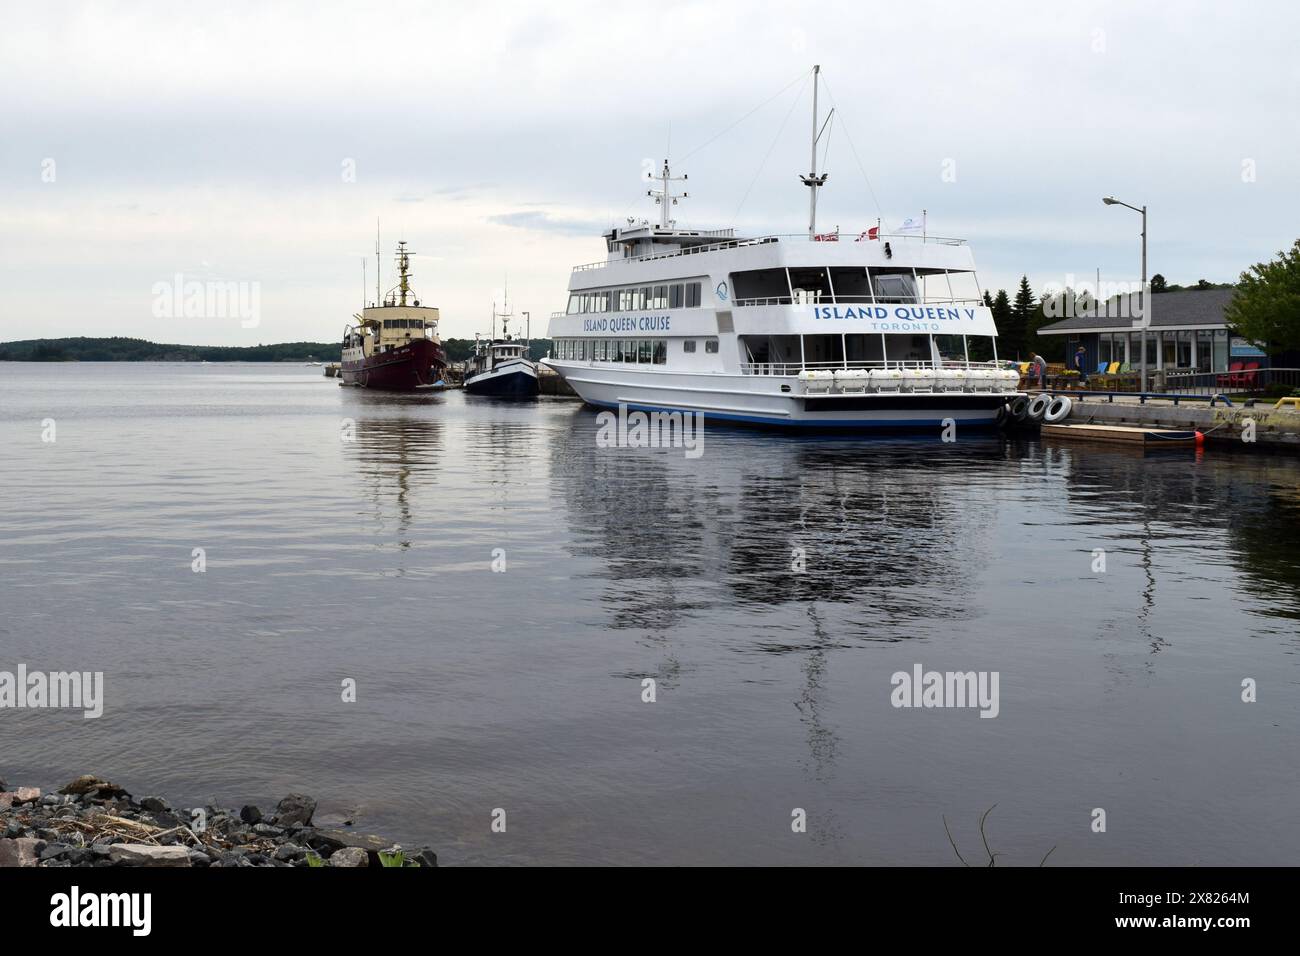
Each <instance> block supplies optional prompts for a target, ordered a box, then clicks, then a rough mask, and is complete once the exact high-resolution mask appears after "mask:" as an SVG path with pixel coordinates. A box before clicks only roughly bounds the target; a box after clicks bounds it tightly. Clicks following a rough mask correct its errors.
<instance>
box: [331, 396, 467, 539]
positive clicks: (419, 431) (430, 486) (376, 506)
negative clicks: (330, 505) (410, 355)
mask: <svg viewBox="0 0 1300 956" xmlns="http://www.w3.org/2000/svg"><path fill="white" fill-rule="evenodd" d="M402 401H412V402H416V403H417V404H418V405H419V406H420V407H427V401H426V400H414V399H405V400H397V404H401V403H402ZM393 404H394V398H392V397H390V398H389V399H388V401H387V402H386V403H385V407H387V406H391V405H393ZM443 428H444V426H443V424H442V423H441V422H440V421H438V420H436V419H426V418H405V417H379V416H365V417H357V418H356V419H355V424H354V437H353V440H352V441H345V442H344V443H343V446H344V449H345V453H350V455H351V457H352V458H353V460H354V461H355V463H356V465H357V467H358V471H359V472H360V483H361V484H362V486H363V487H365V488H366V489H367V498H368V499H369V501H370V502H371V503H372V505H373V517H374V521H375V534H376V535H377V536H381V537H384V538H391V542H392V544H393V545H394V546H396V547H397V548H398V550H399V551H402V552H405V551H407V550H409V549H410V548H411V547H412V538H413V536H412V529H413V528H414V527H415V526H417V525H418V524H419V523H420V518H421V515H420V512H419V509H418V505H419V502H420V500H421V499H420V497H419V492H420V490H421V489H427V490H428V492H429V494H428V496H427V499H426V502H427V507H426V509H425V515H424V516H423V517H424V518H425V520H426V521H427V522H428V523H429V525H430V526H431V527H432V526H434V523H435V522H436V521H437V518H438V514H437V508H436V503H435V500H434V497H433V493H432V492H433V490H434V487H435V485H436V483H437V480H438V466H439V461H440V459H441V457H442V452H443Z"/></svg>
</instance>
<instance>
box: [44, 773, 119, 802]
mask: <svg viewBox="0 0 1300 956" xmlns="http://www.w3.org/2000/svg"><path fill="white" fill-rule="evenodd" d="M59 793H75V794H78V795H79V796H83V797H90V798H93V799H98V800H109V799H112V798H115V797H129V796H130V794H129V793H127V792H126V791H125V790H123V789H122V788H121V787H119V786H118V785H117V784H115V783H109V782H108V781H107V780H104V779H101V778H100V777H96V776H95V775H94V774H89V773H88V774H84V775H82V776H80V777H78V778H77V779H76V780H74V781H72V782H71V783H70V784H68V785H67V786H65V787H63V788H61V789H60V790H59Z"/></svg>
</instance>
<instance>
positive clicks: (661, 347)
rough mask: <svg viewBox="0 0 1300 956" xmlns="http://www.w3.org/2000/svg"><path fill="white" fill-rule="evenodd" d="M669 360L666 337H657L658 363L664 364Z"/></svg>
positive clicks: (656, 360)
mask: <svg viewBox="0 0 1300 956" xmlns="http://www.w3.org/2000/svg"><path fill="white" fill-rule="evenodd" d="M667 361H668V343H667V342H666V341H665V340H664V339H655V359H654V363H655V364H656V365H663V364H665V363H666V362H667Z"/></svg>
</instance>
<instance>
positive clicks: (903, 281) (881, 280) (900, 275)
mask: <svg viewBox="0 0 1300 956" xmlns="http://www.w3.org/2000/svg"><path fill="white" fill-rule="evenodd" d="M871 284H872V286H874V287H875V290H876V298H877V299H878V300H879V301H881V302H915V301H916V278H915V277H914V276H913V275H912V270H911V269H908V270H907V271H906V272H898V271H892V272H891V271H888V270H885V269H874V268H873V269H872V270H871Z"/></svg>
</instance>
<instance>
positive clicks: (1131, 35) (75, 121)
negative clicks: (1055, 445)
mask: <svg viewBox="0 0 1300 956" xmlns="http://www.w3.org/2000/svg"><path fill="white" fill-rule="evenodd" d="M216 6H217V5H198V4H166V3H158V4H150V3H124V4H111V3H103V4H100V3H96V4H90V3H86V4H61V3H57V2H42V3H27V4H22V5H16V4H9V5H7V7H6V11H5V14H4V28H3V30H2V31H0V118H2V120H3V128H2V129H0V181H2V182H3V186H4V188H3V194H2V195H0V339H3V340H9V339H21V338H35V337H42V336H51V337H52V336H63V335H134V336H141V337H145V338H150V339H153V340H156V341H166V342H183V343H197V344H256V343H258V342H278V341H291V340H304V339H305V340H312V341H332V340H334V339H335V338H337V336H338V334H339V333H340V331H341V329H342V327H343V325H344V323H345V322H346V321H347V320H348V318H349V317H350V315H351V314H352V312H354V311H355V310H356V309H357V308H359V306H360V300H361V295H362V272H361V261H362V258H363V257H367V256H369V260H370V261H369V265H368V269H369V272H368V279H369V285H370V288H371V290H372V292H371V295H372V296H373V287H374V281H375V272H374V243H375V236H374V233H375V220H376V218H377V217H378V218H379V219H380V220H381V222H382V229H383V244H384V247H385V254H386V256H385V263H384V267H385V270H386V271H385V280H386V284H385V288H387V287H388V286H389V285H391V283H392V263H391V258H390V257H389V256H388V255H387V254H388V253H389V252H390V247H391V246H392V244H393V243H394V242H395V240H397V239H398V238H405V239H406V240H408V242H409V243H410V245H411V247H412V248H413V249H414V250H415V251H416V252H417V253H418V254H419V258H417V260H416V264H415V272H416V278H415V286H416V289H417V291H418V292H419V293H420V295H421V297H422V299H423V301H424V304H426V305H437V306H439V307H440V308H441V309H442V316H443V329H442V332H443V335H444V336H466V335H472V334H473V332H474V331H476V330H486V329H487V326H488V321H489V316H490V309H491V305H492V300H493V296H494V295H499V294H500V291H499V290H500V289H501V288H502V287H503V285H504V284H505V282H506V281H507V278H508V281H509V289H510V298H511V300H512V305H513V307H514V309H515V311H516V312H520V311H523V310H529V311H531V313H532V315H533V318H534V322H533V332H534V333H535V334H538V335H540V334H544V332H545V317H546V316H548V315H549V314H550V312H551V311H552V310H555V309H560V308H563V305H564V301H565V286H566V283H567V281H568V275H569V269H570V268H571V266H573V265H574V264H576V263H580V262H587V261H592V260H595V259H599V258H603V257H604V246H603V243H602V242H601V240H600V236H599V232H600V230H601V229H603V228H605V227H607V226H608V225H609V224H610V223H611V222H613V221H620V220H622V219H623V218H624V217H626V216H638V217H644V216H651V215H654V214H655V213H654V211H653V209H652V207H651V206H650V205H648V203H649V202H650V201H649V200H648V199H646V198H645V195H644V193H645V189H646V185H645V184H644V183H643V182H642V181H641V176H642V174H643V170H644V168H645V165H646V164H647V163H653V164H657V163H658V162H659V161H661V160H662V159H663V158H664V156H665V154H666V155H668V156H669V157H670V158H672V159H673V160H674V161H675V162H677V163H678V164H679V165H678V166H677V170H676V171H679V172H686V173H687V174H688V175H689V176H690V180H689V183H688V188H689V191H690V193H691V198H690V199H688V200H684V201H683V203H682V205H681V206H679V207H678V210H677V218H678V221H679V223H680V224H681V225H684V226H699V227H705V228H714V227H719V226H729V225H736V226H738V227H739V228H740V229H741V230H742V231H744V232H747V233H794V232H799V231H800V230H802V229H805V228H806V221H807V200H808V197H807V189H806V188H805V187H803V186H801V185H800V184H799V182H798V178H797V176H798V174H799V173H800V172H805V171H806V170H807V166H808V139H809V133H810V130H809V126H810V123H811V118H810V111H811V103H810V86H809V84H808V83H807V82H806V76H807V74H808V73H809V72H810V68H811V65H812V64H813V63H820V64H821V65H822V69H823V75H824V77H825V80H826V85H825V86H824V87H823V101H822V102H823V111H825V109H827V108H829V106H831V105H834V106H836V107H837V112H836V116H835V121H834V124H833V126H832V128H831V130H830V133H829V135H830V140H829V143H828V145H827V151H828V152H827V163H828V164H827V168H828V170H829V172H830V179H829V182H828V184H827V186H826V188H825V189H824V190H823V192H822V198H821V202H820V216H819V220H820V223H821V224H822V225H823V226H824V227H825V228H827V229H830V228H832V227H834V226H836V225H838V226H839V227H840V229H841V231H842V232H845V233H854V234H856V233H857V232H858V231H860V230H861V229H864V228H866V227H867V226H870V225H874V224H875V221H876V218H877V217H878V216H879V217H882V218H883V220H884V222H885V225H886V227H887V228H889V227H895V226H897V225H898V223H899V222H901V221H902V220H903V219H904V218H906V217H908V216H919V215H920V213H921V210H922V209H926V210H928V228H929V231H930V232H931V233H932V234H937V235H945V236H961V237H965V238H967V239H969V240H970V242H971V243H972V247H973V249H974V252H975V258H976V262H977V265H978V267H979V270H980V279H981V283H982V284H983V285H985V286H988V287H991V288H993V289H997V288H998V287H1006V288H1008V289H1009V290H1010V289H1011V288H1012V286H1013V285H1014V283H1015V282H1017V281H1018V279H1019V276H1020V274H1021V273H1022V272H1023V273H1027V274H1028V275H1029V277H1030V280H1031V282H1032V283H1033V285H1034V287H1035V289H1041V288H1043V286H1044V285H1045V284H1047V283H1049V282H1056V283H1060V282H1064V281H1066V278H1067V277H1068V276H1069V275H1070V274H1074V275H1075V276H1078V277H1080V278H1087V279H1091V278H1092V276H1093V274H1094V270H1095V269H1096V268H1098V267H1100V268H1101V270H1102V278H1103V280H1109V281H1119V280H1136V278H1137V276H1138V271H1139V265H1140V259H1139V252H1140V247H1139V239H1138V233H1139V217H1138V216H1137V215H1136V214H1134V213H1130V212H1129V211H1127V210H1125V209H1122V208H1107V207H1104V206H1103V205H1102V204H1101V202H1100V198H1101V196H1103V195H1106V194H1112V193H1113V194H1114V195H1116V196H1117V197H1118V198H1120V199H1122V200H1124V201H1126V202H1129V203H1132V204H1133V205H1139V206H1140V205H1142V204H1144V203H1145V204H1147V205H1148V206H1149V207H1150V209H1151V224H1150V257H1151V267H1150V270H1151V272H1152V273H1155V272H1160V273H1163V274H1164V275H1165V276H1166V277H1167V278H1168V279H1169V281H1170V282H1193V281H1195V280H1196V279H1198V278H1207V279H1211V280H1215V281H1229V280H1232V279H1234V278H1235V277H1236V276H1237V274H1238V273H1239V272H1240V271H1241V270H1242V269H1243V268H1245V267H1246V266H1248V265H1249V264H1251V263H1253V262H1256V261H1259V260H1261V259H1265V258H1269V257H1271V256H1272V255H1274V254H1275V253H1276V252H1277V251H1278V250H1280V249H1282V248H1283V247H1285V246H1288V245H1289V244H1290V243H1291V242H1292V241H1294V240H1295V239H1296V238H1297V236H1298V235H1300V122H1297V119H1298V114H1300V55H1297V52H1296V38H1297V36H1300V7H1297V5H1296V4H1294V3H1282V2H1243V3H1226V2H1222V3H1217V4H1211V3H1195V2H1178V3H1141V4H1135V3H1104V2H1096V3H1094V2H1077V0H1075V2H1054V3H1043V2H1041V0H1037V2H1026V3H1021V2H999V3H993V2H987V3H978V2H960V3H956V2H955V3H942V2H917V0H910V2H907V3H880V2H874V0H869V2H864V0H852V2H837V0H821V2H817V3H807V4H803V3H755V2H753V0H744V2H730V0H725V2H723V0H714V2H709V3H674V2H671V0H666V2H665V0H661V2H658V3H645V2H639V3H619V2H611V0H606V2H599V3H580V2H560V3H552V4H547V5H542V4H537V3H522V2H521V3H496V2H491V0H485V2H479V3H464V2H455V3H422V4H416V3H376V2H366V3H346V4H344V3H329V2H319V0H318V2H313V3H303V4H291V3H266V2H263V3H248V4H241V3H222V4H220V5H219V6H220V9H216V8H215V7H216ZM210 7H212V9H210ZM760 104H766V105H763V106H762V107H761V108H760V109H757V110H756V111H754V112H753V113H752V115H748V117H747V118H744V117H746V114H750V113H751V111H753V110H755V107H759V106H760ZM742 118H744V119H743V121H741V120H742ZM737 121H741V122H739V123H737ZM733 124H735V125H733ZM719 134H721V135H719ZM855 151H856V157H857V158H855ZM858 159H860V160H861V164H862V167H863V168H864V169H865V174H866V176H865V177H864V174H863V170H862V169H860V168H859V165H858V161H857V160H858ZM350 169H355V176H354V177H352V178H353V179H354V180H355V181H349V176H348V175H347V174H348V172H349V170H350ZM945 172H947V175H946V176H945ZM177 274H181V275H184V276H185V277H186V278H191V279H200V280H214V281H215V280H228V281H237V282H247V283H257V286H256V288H257V289H258V292H259V296H260V303H259V304H260V315H259V319H260V322H259V324H258V325H257V326H256V327H254V328H244V327H243V323H241V322H240V321H239V319H238V318H237V317H235V316H215V317H214V316H205V317H197V318H183V317H175V318H159V317H157V316H155V314H154V312H155V308H154V306H155V287H156V284H157V283H160V282H163V283H167V282H172V281H173V280H174V277H175V276H176V275H177Z"/></svg>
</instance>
